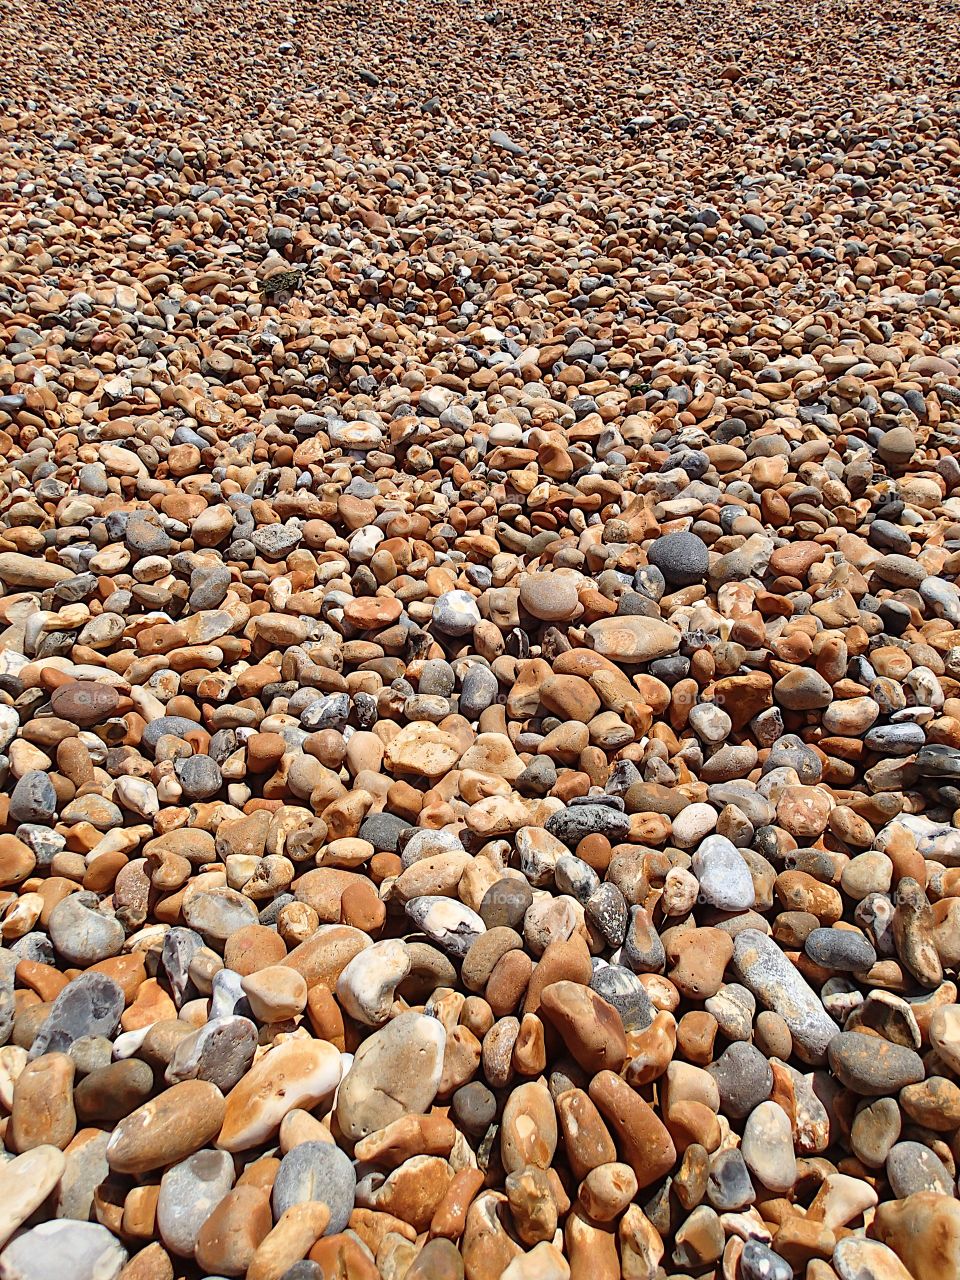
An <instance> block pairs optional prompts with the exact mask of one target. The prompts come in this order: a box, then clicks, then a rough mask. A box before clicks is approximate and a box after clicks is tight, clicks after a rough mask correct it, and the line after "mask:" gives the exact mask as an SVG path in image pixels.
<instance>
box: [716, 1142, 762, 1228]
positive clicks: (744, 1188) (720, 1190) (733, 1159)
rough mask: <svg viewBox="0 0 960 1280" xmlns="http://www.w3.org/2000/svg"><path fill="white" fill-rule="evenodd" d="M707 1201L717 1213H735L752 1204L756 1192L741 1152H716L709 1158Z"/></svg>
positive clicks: (735, 1150) (734, 1150)
mask: <svg viewBox="0 0 960 1280" xmlns="http://www.w3.org/2000/svg"><path fill="white" fill-rule="evenodd" d="M707 1199H708V1200H709V1201H710V1203H711V1204H712V1205H713V1207H714V1209H716V1210H717V1212H718V1213H731V1212H735V1211H737V1210H739V1209H744V1208H746V1207H747V1205H750V1204H753V1202H754V1200H755V1199H756V1192H755V1191H754V1187H753V1183H752V1182H751V1181H750V1171H749V1169H748V1168H747V1165H746V1163H745V1161H744V1158H743V1153H742V1152H741V1151H739V1150H737V1149H733V1150H731V1151H718V1152H717V1154H716V1155H715V1156H713V1157H712V1158H711V1160H710V1172H709V1174H708V1176H707Z"/></svg>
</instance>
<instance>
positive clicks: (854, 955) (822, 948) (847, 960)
mask: <svg viewBox="0 0 960 1280" xmlns="http://www.w3.org/2000/svg"><path fill="white" fill-rule="evenodd" d="M803 949H804V951H805V952H806V953H807V955H808V956H809V957H810V959H811V960H813V961H814V962H815V963H816V964H819V965H822V967H823V968H824V969H832V970H833V971H835V972H837V973H858V972H863V971H865V970H867V969H869V968H871V966H872V965H874V964H876V962H877V953H876V951H875V950H874V949H873V947H872V946H871V945H870V943H869V942H868V941H867V939H866V938H865V937H864V936H863V934H860V933H856V932H854V930H852V929H814V930H813V931H812V932H811V933H808V934H807V936H806V939H805V940H804V943H803Z"/></svg>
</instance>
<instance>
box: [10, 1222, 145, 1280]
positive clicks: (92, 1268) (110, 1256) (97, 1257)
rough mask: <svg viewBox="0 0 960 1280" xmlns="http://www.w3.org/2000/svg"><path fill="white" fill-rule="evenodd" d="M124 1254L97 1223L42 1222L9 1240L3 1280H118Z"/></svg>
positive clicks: (110, 1235)
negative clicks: (69, 1278) (66, 1277)
mask: <svg viewBox="0 0 960 1280" xmlns="http://www.w3.org/2000/svg"><path fill="white" fill-rule="evenodd" d="M126 1261H127V1251H126V1249H124V1247H123V1246H122V1245H121V1243H120V1241H119V1240H117V1239H116V1237H115V1236H113V1235H112V1234H111V1233H110V1232H109V1231H108V1230H107V1228H106V1227H103V1226H101V1225H100V1224H99V1223H98V1222H73V1221H71V1220H69V1219H62V1220H59V1221H53V1222H41V1223H40V1224H39V1226H36V1227H33V1228H32V1229H31V1230H30V1231H25V1232H23V1234H22V1235H19V1236H17V1238H16V1239H15V1240H12V1241H11V1242H10V1244H8V1245H7V1247H6V1249H5V1250H4V1253H3V1257H2V1259H0V1276H2V1277H3V1280H63V1278H64V1277H65V1276H69V1277H71V1280H117V1277H118V1276H119V1275H120V1272H121V1271H122V1270H123V1267H124V1264H125V1263H126Z"/></svg>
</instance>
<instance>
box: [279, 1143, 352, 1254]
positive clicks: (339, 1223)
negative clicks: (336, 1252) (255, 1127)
mask: <svg viewBox="0 0 960 1280" xmlns="http://www.w3.org/2000/svg"><path fill="white" fill-rule="evenodd" d="M356 1190H357V1175H356V1171H355V1170H354V1167H353V1164H352V1163H351V1161H350V1158H349V1157H348V1156H347V1155H346V1153H345V1152H343V1151H341V1150H340V1148H339V1147H335V1146H334V1145H333V1144H332V1143H329V1142H302V1143H300V1145H299V1146H296V1147H294V1148H293V1150H292V1151H288V1152H287V1154H286V1155H285V1156H284V1157H283V1159H282V1160H281V1162H280V1168H279V1169H278V1170H277V1176H276V1178H275V1180H274V1183H273V1212H274V1216H275V1217H276V1218H279V1217H280V1215H281V1214H283V1213H285V1212H286V1211H287V1209H289V1208H290V1206H291V1205H294V1204H303V1203H304V1202H305V1201H308V1200H320V1201H322V1202H323V1203H324V1204H325V1205H327V1207H328V1208H329V1210H330V1221H329V1223H328V1224H327V1229H326V1231H325V1232H324V1234H325V1235H329V1236H332V1235H336V1234H337V1233H338V1232H340V1231H343V1229H344V1228H345V1227H346V1225H347V1222H348V1221H349V1218H350V1214H351V1213H352V1212H353V1206H354V1200H355V1197H356Z"/></svg>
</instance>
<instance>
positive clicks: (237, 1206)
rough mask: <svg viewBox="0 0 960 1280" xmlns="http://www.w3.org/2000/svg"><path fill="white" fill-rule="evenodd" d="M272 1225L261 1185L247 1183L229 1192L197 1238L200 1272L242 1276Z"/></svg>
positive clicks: (264, 1192) (211, 1275)
mask: <svg viewBox="0 0 960 1280" xmlns="http://www.w3.org/2000/svg"><path fill="white" fill-rule="evenodd" d="M272 1225H273V1223H272V1219H271V1214H270V1200H269V1196H268V1194H267V1192H266V1190H265V1189H264V1188H262V1187H259V1186H255V1185H250V1184H249V1183H246V1184H242V1185H241V1186H238V1187H234V1188H233V1190H232V1191H228V1192H227V1194H226V1195H225V1196H224V1197H223V1199H222V1200H221V1201H220V1203H219V1204H218V1205H217V1206H216V1208H215V1209H214V1210H213V1212H212V1213H211V1214H210V1216H209V1217H208V1218H207V1220H206V1222H204V1224H203V1226H202V1227H201V1228H200V1234H199V1235H198V1237H197V1248H196V1260H197V1263H198V1265H199V1267H200V1269H201V1272H202V1274H203V1275H205V1276H207V1277H213V1276H217V1275H225V1276H226V1275H230V1276H235V1275H236V1276H242V1275H244V1274H245V1273H246V1272H247V1271H248V1269H249V1268H250V1265H251V1263H252V1262H253V1259H254V1256H255V1254H256V1251H257V1248H258V1247H259V1245H260V1244H261V1243H262V1241H263V1240H264V1238H265V1237H266V1236H267V1234H268V1233H269V1231H270V1228H271V1227H272Z"/></svg>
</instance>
